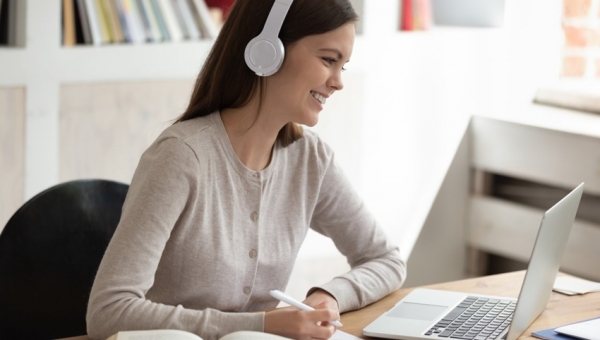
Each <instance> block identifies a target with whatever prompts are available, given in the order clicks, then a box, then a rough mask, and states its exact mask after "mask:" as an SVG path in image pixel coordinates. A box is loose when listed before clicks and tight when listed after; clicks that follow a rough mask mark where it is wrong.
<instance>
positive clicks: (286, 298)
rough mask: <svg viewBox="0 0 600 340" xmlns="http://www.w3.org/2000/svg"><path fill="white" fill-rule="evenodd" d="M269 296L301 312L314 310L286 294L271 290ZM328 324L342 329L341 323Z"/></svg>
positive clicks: (333, 321)
mask: <svg viewBox="0 0 600 340" xmlns="http://www.w3.org/2000/svg"><path fill="white" fill-rule="evenodd" d="M270 294H271V296H272V297H274V298H276V299H277V300H280V301H283V302H285V303H287V304H290V305H292V306H294V307H296V308H299V309H302V310H315V309H314V308H312V307H310V306H307V305H305V304H303V303H302V302H300V301H298V300H296V299H294V298H293V297H291V296H289V295H287V294H286V293H284V292H282V291H280V290H276V289H275V290H272V291H270ZM329 323H330V324H332V325H334V326H336V327H342V326H343V325H342V323H341V322H339V321H335V320H332V321H329Z"/></svg>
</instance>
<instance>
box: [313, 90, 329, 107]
mask: <svg viewBox="0 0 600 340" xmlns="http://www.w3.org/2000/svg"><path fill="white" fill-rule="evenodd" d="M310 94H312V96H313V97H314V98H315V99H316V100H318V101H319V103H321V105H325V102H326V101H327V99H326V98H325V97H323V96H322V95H320V94H318V93H316V92H312V91H311V92H310Z"/></svg>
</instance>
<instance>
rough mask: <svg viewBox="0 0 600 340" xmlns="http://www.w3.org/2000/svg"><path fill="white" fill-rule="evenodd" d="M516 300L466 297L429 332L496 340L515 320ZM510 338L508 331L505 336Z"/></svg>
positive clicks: (431, 334)
mask: <svg viewBox="0 0 600 340" xmlns="http://www.w3.org/2000/svg"><path fill="white" fill-rule="evenodd" d="M516 304H517V303H516V302H515V301H511V300H498V299H486V298H481V297H475V296H468V297H466V298H465V299H464V300H463V301H462V302H461V303H460V304H459V305H458V306H456V308H454V309H453V310H452V311H450V313H448V314H447V315H446V316H445V317H444V318H443V319H442V320H440V321H439V322H438V323H436V324H435V325H434V326H433V327H432V328H431V329H429V330H428V331H427V332H426V333H425V335H430V336H432V337H436V336H437V337H441V338H450V339H464V340H496V339H497V337H498V336H499V335H500V334H502V332H504V331H505V330H506V329H507V328H508V326H509V325H510V322H511V321H512V317H513V313H514V311H515V306H516ZM505 338H506V335H505V336H504V337H503V339H505Z"/></svg>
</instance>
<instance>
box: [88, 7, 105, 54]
mask: <svg viewBox="0 0 600 340" xmlns="http://www.w3.org/2000/svg"><path fill="white" fill-rule="evenodd" d="M84 1H85V11H86V14H87V18H88V24H89V28H90V35H91V37H92V44H94V45H96V46H99V45H100V44H102V35H101V34H100V23H99V22H98V14H97V13H96V5H95V1H94V0H84Z"/></svg>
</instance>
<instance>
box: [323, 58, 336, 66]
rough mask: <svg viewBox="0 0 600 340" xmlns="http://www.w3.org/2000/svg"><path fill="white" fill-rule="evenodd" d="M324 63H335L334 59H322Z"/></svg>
mask: <svg viewBox="0 0 600 340" xmlns="http://www.w3.org/2000/svg"><path fill="white" fill-rule="evenodd" d="M322 59H323V60H324V61H325V62H326V63H328V64H330V65H332V64H333V63H335V59H333V58H322Z"/></svg>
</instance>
